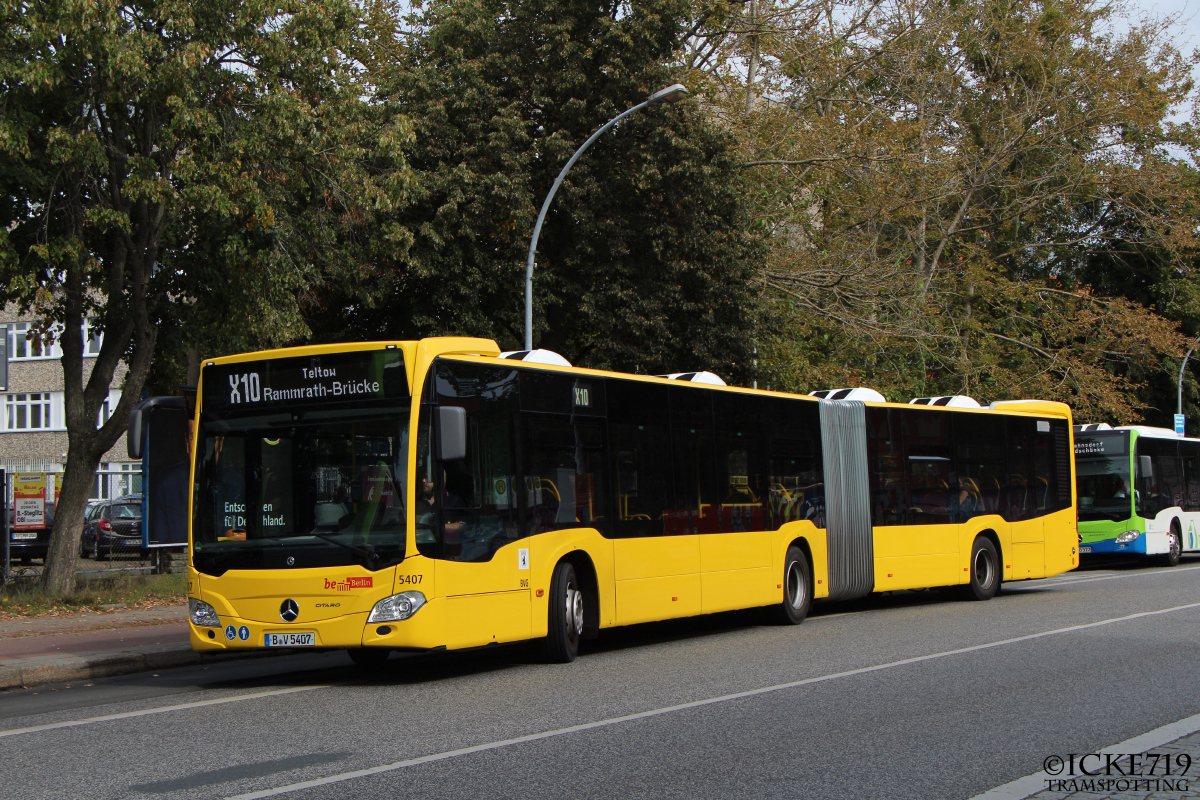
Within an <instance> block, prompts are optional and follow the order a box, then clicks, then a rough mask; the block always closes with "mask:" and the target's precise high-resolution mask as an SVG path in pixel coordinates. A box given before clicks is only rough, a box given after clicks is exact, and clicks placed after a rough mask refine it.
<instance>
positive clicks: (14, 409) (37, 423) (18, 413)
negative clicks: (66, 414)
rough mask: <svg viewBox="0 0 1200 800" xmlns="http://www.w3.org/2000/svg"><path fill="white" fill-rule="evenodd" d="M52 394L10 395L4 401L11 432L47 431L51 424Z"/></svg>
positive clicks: (7, 423)
mask: <svg viewBox="0 0 1200 800" xmlns="http://www.w3.org/2000/svg"><path fill="white" fill-rule="evenodd" d="M50 394H51V393H50V392H41V393H34V394H10V395H7V396H6V398H5V401H4V410H5V422H6V425H7V429H8V430H10V431H35V430H47V429H49V428H51V427H52V426H53V423H52V422H51V415H50V408H51V401H50Z"/></svg>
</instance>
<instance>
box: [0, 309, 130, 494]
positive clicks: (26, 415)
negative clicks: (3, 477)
mask: <svg viewBox="0 0 1200 800" xmlns="http://www.w3.org/2000/svg"><path fill="white" fill-rule="evenodd" d="M0 331H3V332H4V333H5V339H6V340H7V342H6V343H7V350H8V386H7V388H6V389H5V391H4V392H3V394H0V397H2V398H3V403H4V407H3V409H2V410H0V469H4V470H5V471H6V472H7V473H8V474H10V475H11V474H14V473H36V472H62V471H63V469H64V467H65V464H66V460H67V427H66V416H65V412H64V402H63V368H62V360H61V359H62V350H61V348H60V347H59V344H58V341H57V337H53V338H54V341H46V339H47V338H51V337H42V336H40V335H39V333H38V331H37V323H36V321H35V320H34V319H33V318H31V317H29V316H22V315H20V314H18V313H17V312H16V310H15V309H14V308H12V307H11V306H10V307H8V308H6V309H4V312H3V313H0ZM100 343H101V337H100V336H99V335H98V334H94V333H93V332H92V331H90V330H89V331H85V345H84V358H83V380H84V382H85V383H86V382H87V380H88V377H89V376H90V375H91V372H92V369H93V367H94V366H95V364H96V356H97V355H99V353H100ZM125 373H126V366H125V364H124V363H121V364H119V365H118V366H117V369H116V371H115V373H114V375H113V380H112V383H111V384H110V386H109V391H108V397H107V398H106V400H105V403H104V405H103V406H102V407H101V409H100V414H99V417H98V418H97V424H102V423H103V422H105V421H107V420H108V417H109V414H110V413H111V410H112V409H114V408H116V406H117V402H118V401H119V400H120V399H121V388H120V387H121V385H122V383H124V379H125ZM10 485H11V482H10ZM137 491H141V462H136V461H132V460H131V459H130V458H129V456H128V453H127V452H126V448H125V435H124V434H122V435H121V438H119V439H118V440H117V442H116V444H114V445H113V447H112V448H111V449H110V450H109V451H108V452H107V453H106V454H105V455H104V457H103V458H102V459H101V464H100V470H99V472H98V474H97V476H96V481H95V483H94V484H93V487H92V497H93V498H94V499H106V498H110V497H119V496H120V495H122V494H129V493H132V492H137ZM10 492H11V489H10Z"/></svg>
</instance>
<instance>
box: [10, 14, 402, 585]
mask: <svg viewBox="0 0 1200 800" xmlns="http://www.w3.org/2000/svg"><path fill="white" fill-rule="evenodd" d="M357 21H358V16H357V14H356V12H355V10H354V8H353V7H352V6H351V5H350V4H349V3H347V2H344V0H316V1H315V2H314V1H311V0H310V1H309V2H304V3H301V2H294V1H293V0H284V1H283V2H278V3H258V2H251V3H242V2H237V1H236V0H190V1H189V2H176V1H175V0H166V1H165V2H157V1H156V0H136V1H135V2H126V3H117V2H111V0H100V1H99V2H90V3H76V2H71V1H70V0H39V1H38V2H20V1H18V2H12V1H11V0H10V1H9V2H5V3H4V5H3V6H2V7H0V90H2V91H0V95H2V97H3V99H2V100H0V153H3V158H0V187H2V188H0V278H2V282H0V292H2V294H3V299H5V300H8V301H11V302H16V303H17V304H19V306H20V307H21V308H23V309H26V310H30V311H32V312H34V313H36V314H37V315H38V316H39V318H40V319H41V320H42V329H43V330H44V331H45V332H46V333H47V334H48V335H57V336H58V337H59V339H60V341H61V347H62V352H63V358H62V368H63V372H64V379H65V380H64V386H65V391H64V395H65V405H66V426H67V435H68V441H69V449H68V454H67V464H66V472H65V475H64V476H63V489H62V495H61V499H60V505H59V511H58V513H57V514H56V516H55V520H54V530H53V534H52V538H51V542H50V552H49V556H48V558H47V567H46V570H45V572H44V583H45V587H46V589H47V590H48V591H50V592H51V593H54V594H68V593H70V592H71V591H73V588H74V563H75V557H76V554H77V551H78V541H79V535H80V531H81V527H82V516H83V511H84V506H85V503H86V500H87V497H88V494H89V490H90V484H91V481H92V475H93V474H94V472H95V469H96V466H97V464H98V461H99V459H100V457H101V456H102V455H103V454H104V452H105V451H107V450H108V449H109V448H111V447H112V446H113V444H114V442H115V441H116V440H117V439H118V438H119V436H120V434H121V432H122V429H123V428H124V426H125V424H126V420H127V419H128V416H129V411H130V409H131V407H132V405H133V404H134V403H135V402H137V400H138V399H139V397H140V396H141V393H142V387H143V385H144V382H145V380H146V376H147V373H148V370H149V369H150V366H151V364H152V361H153V358H154V354H155V350H156V344H157V341H158V332H159V330H160V329H161V328H166V329H171V328H172V326H173V325H177V324H183V325H191V326H193V327H195V325H196V324H200V325H206V326H211V327H212V328H214V329H218V330H221V329H230V328H233V329H237V330H238V331H239V333H240V335H242V336H243V337H244V338H250V339H258V340H260V341H261V340H266V341H271V340H280V339H287V338H293V337H295V336H299V335H304V334H305V333H307V330H306V328H305V327H304V324H303V321H302V319H301V317H300V314H299V305H300V303H301V302H302V300H303V294H304V292H306V291H308V290H309V286H310V284H312V283H313V282H315V281H318V280H319V279H320V278H321V277H322V276H323V275H324V274H326V271H327V270H328V269H329V262H328V260H327V259H326V258H325V255H324V254H326V253H328V252H329V248H328V245H329V244H330V243H331V241H333V240H336V239H337V237H338V230H339V225H341V224H342V222H343V219H344V218H353V217H355V216H361V215H362V214H363V213H369V212H370V211H371V210H372V209H373V208H377V207H382V208H388V207H390V205H391V203H392V202H393V201H394V199H395V198H396V197H398V195H396V194H394V193H389V192H387V191H385V188H386V187H385V186H384V185H382V184H380V183H379V182H377V181H375V180H373V179H372V178H371V177H370V175H369V173H368V171H367V170H366V168H365V164H366V162H367V161H368V160H369V159H370V158H371V157H377V156H378V155H379V154H380V150H387V149H388V148H387V147H386V146H377V145H374V144H372V141H374V140H373V139H372V137H371V136H370V135H369V131H370V124H369V121H368V120H367V119H366V118H365V117H364V112H363V111H362V109H361V108H360V106H361V103H360V101H359V96H360V94H361V90H360V89H359V88H358V87H357V86H356V83H355V81H354V80H353V75H352V74H351V72H350V70H349V67H348V59H347V57H346V51H347V50H348V49H350V48H352V47H353V46H354V42H353V37H354V35H355V32H356V30H357ZM385 155H386V154H385ZM364 209H366V211H364ZM335 252H341V251H340V250H336V249H335ZM85 323H86V324H92V325H94V326H96V327H98V328H99V329H101V330H102V332H103V337H104V338H103V345H102V347H101V349H100V353H99V356H98V357H97V358H96V360H95V362H94V367H93V369H92V371H91V373H90V374H89V375H87V376H85V375H84V366H83V330H84V326H85ZM55 332H56V333H55ZM122 362H124V363H125V364H127V366H128V371H127V373H126V375H125V379H124V380H125V383H124V386H123V393H122V397H121V401H120V403H119V404H118V406H117V408H116V409H114V411H113V413H112V415H111V417H110V419H109V420H108V421H107V422H106V423H104V424H103V425H101V426H99V427H98V426H97V418H98V412H99V408H100V403H101V402H102V400H103V399H104V398H105V397H106V395H107V392H108V387H109V385H110V382H111V381H112V379H113V375H114V373H115V370H116V369H117V366H118V364H120V363H122Z"/></svg>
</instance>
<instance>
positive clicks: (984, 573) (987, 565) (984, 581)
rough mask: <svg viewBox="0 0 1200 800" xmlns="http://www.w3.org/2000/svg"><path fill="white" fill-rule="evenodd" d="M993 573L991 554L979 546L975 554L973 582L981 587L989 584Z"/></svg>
mask: <svg viewBox="0 0 1200 800" xmlns="http://www.w3.org/2000/svg"><path fill="white" fill-rule="evenodd" d="M993 574H994V566H993V565H992V556H991V554H990V553H988V551H987V550H985V549H983V548H980V550H979V552H978V553H976V554H975V582H976V583H977V584H978V585H979V586H981V587H985V588H986V587H988V586H991V584H992V575H993Z"/></svg>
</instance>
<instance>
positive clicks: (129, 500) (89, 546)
mask: <svg viewBox="0 0 1200 800" xmlns="http://www.w3.org/2000/svg"><path fill="white" fill-rule="evenodd" d="M79 549H80V552H81V553H82V554H83V556H84V557H85V558H86V557H91V558H95V559H101V558H107V557H109V556H112V555H138V554H140V553H141V552H142V497H141V495H126V496H125V497H118V498H117V499H116V500H106V501H104V502H101V503H97V504H95V505H93V506H91V507H90V508H88V510H87V512H86V513H85V515H84V524H83V537H82V539H81V540H80V543H79Z"/></svg>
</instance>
